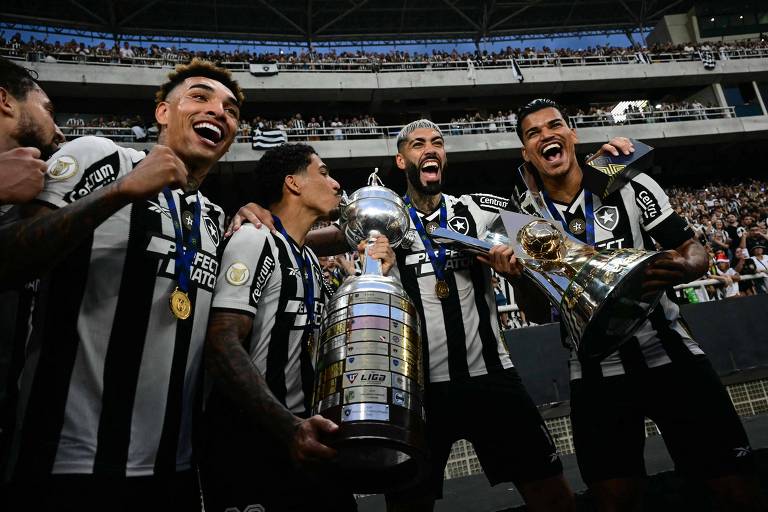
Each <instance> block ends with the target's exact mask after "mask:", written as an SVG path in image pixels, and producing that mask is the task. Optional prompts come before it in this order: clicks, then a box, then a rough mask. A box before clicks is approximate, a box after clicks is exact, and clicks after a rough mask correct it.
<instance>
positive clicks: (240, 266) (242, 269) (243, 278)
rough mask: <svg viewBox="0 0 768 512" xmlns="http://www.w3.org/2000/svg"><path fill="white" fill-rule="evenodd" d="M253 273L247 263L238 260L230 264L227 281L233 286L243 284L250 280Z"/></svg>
mask: <svg viewBox="0 0 768 512" xmlns="http://www.w3.org/2000/svg"><path fill="white" fill-rule="evenodd" d="M250 275H251V273H250V272H249V271H248V267H246V266H245V263H242V262H239V261H236V262H234V263H233V264H231V265H230V266H229V268H228V269H227V273H226V278H227V282H228V283H229V284H231V285H232V286H242V285H244V284H245V283H247V282H248V277H249V276H250Z"/></svg>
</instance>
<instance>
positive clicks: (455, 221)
mask: <svg viewBox="0 0 768 512" xmlns="http://www.w3.org/2000/svg"><path fill="white" fill-rule="evenodd" d="M448 226H449V227H450V228H451V229H452V230H454V231H455V232H457V233H461V234H462V235H466V234H468V233H469V222H467V218H466V217H453V218H451V219H449V220H448Z"/></svg>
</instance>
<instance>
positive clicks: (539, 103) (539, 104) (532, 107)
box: [515, 98, 571, 142]
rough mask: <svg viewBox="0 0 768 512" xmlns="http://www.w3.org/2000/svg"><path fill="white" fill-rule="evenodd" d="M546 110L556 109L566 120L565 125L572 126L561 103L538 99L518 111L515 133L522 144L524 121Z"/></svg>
mask: <svg viewBox="0 0 768 512" xmlns="http://www.w3.org/2000/svg"><path fill="white" fill-rule="evenodd" d="M545 108H554V109H555V110H557V111H558V112H560V114H562V116H563V119H565V124H566V125H567V126H571V124H570V123H569V122H568V116H567V115H566V113H565V110H564V109H563V107H561V106H560V104H559V103H557V102H556V101H555V100H550V99H549V98H536V99H535V100H531V101H529V102H528V103H526V104H525V105H523V106H522V107H520V108H519V109H518V111H517V126H515V131H516V132H517V136H518V137H520V142H524V141H523V119H525V118H526V117H528V116H529V115H531V114H533V113H534V112H538V111H539V110H543V109H545Z"/></svg>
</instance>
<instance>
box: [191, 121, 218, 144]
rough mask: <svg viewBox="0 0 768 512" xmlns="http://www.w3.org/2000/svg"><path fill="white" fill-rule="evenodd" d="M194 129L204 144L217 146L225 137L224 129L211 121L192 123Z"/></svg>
mask: <svg viewBox="0 0 768 512" xmlns="http://www.w3.org/2000/svg"><path fill="white" fill-rule="evenodd" d="M192 129H193V130H195V133H196V134H197V135H198V137H200V140H201V141H202V142H203V144H205V145H207V146H210V147H216V145H217V144H218V143H219V142H221V141H222V139H223V138H224V129H223V128H222V127H221V126H218V125H216V124H214V123H211V122H210V121H198V122H197V123H195V124H193V125H192Z"/></svg>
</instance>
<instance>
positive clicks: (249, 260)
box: [211, 224, 329, 415]
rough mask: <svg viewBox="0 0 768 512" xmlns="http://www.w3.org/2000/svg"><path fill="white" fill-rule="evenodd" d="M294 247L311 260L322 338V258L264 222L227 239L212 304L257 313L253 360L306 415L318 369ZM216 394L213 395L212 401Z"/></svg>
mask: <svg viewBox="0 0 768 512" xmlns="http://www.w3.org/2000/svg"><path fill="white" fill-rule="evenodd" d="M291 245H293V249H292V248H291ZM294 249H295V250H296V251H299V252H300V254H301V255H302V257H303V258H307V257H309V260H310V261H311V262H312V276H311V277H312V279H313V283H314V296H315V305H314V324H315V325H314V327H313V333H314V340H317V339H318V333H317V329H318V327H319V325H320V316H321V314H322V311H323V307H324V305H325V301H326V299H327V298H328V296H329V294H328V290H327V289H326V288H325V286H324V281H323V278H322V272H321V270H320V264H319V263H318V261H317V257H316V256H315V254H314V253H313V252H312V250H311V249H310V248H309V247H307V246H306V245H305V246H304V247H303V248H301V249H299V247H298V246H297V245H296V243H295V242H294V241H293V240H291V239H290V238H289V237H288V238H286V237H284V236H283V235H282V234H280V233H275V234H271V233H270V232H269V230H268V229H267V228H265V227H262V228H260V229H257V228H255V227H254V226H253V224H246V225H244V226H243V227H242V228H240V230H238V231H237V232H235V234H234V235H232V238H230V239H229V240H228V241H227V243H226V247H225V248H224V253H223V255H222V259H221V269H222V270H221V275H220V278H219V280H218V282H217V284H216V292H215V293H214V296H213V308H214V309H227V310H236V311H240V312H243V313H246V314H248V315H251V316H253V327H252V329H251V335H250V338H249V339H248V340H247V343H246V350H248V353H249V354H250V356H251V360H252V361H253V364H254V365H255V366H256V368H257V369H258V370H259V372H260V373H261V374H262V375H263V376H264V378H265V380H266V381H267V384H268V385H269V389H270V390H271V391H272V393H273V394H274V395H275V396H276V397H277V398H278V399H279V400H280V401H281V402H282V403H283V405H285V406H286V407H287V408H288V409H289V410H290V411H291V412H293V413H294V414H298V415H306V414H307V413H309V411H310V409H311V403H310V402H311V400H312V389H313V386H314V370H313V367H312V354H311V353H310V351H309V350H308V348H309V347H308V341H309V340H308V339H307V336H306V335H305V331H306V329H305V327H306V326H307V323H308V321H309V315H307V311H306V303H305V300H304V299H305V297H306V293H307V290H305V288H304V281H303V279H302V275H301V272H302V271H301V262H297V261H296V257H295V254H294V252H293V250H294ZM215 399H216V395H215V394H214V395H212V396H211V400H215Z"/></svg>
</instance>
